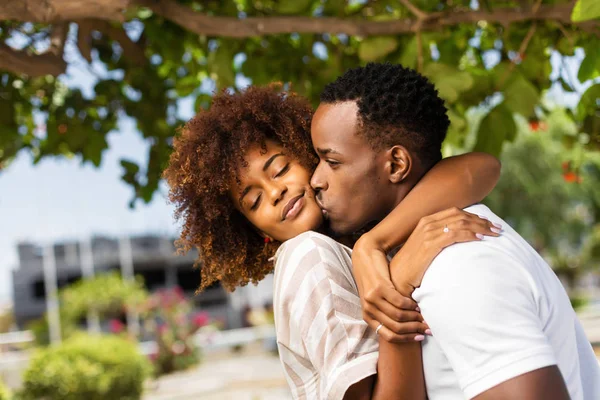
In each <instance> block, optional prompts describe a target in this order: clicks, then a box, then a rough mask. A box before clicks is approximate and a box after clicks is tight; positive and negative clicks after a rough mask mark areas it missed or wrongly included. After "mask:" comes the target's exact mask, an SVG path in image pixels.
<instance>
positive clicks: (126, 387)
mask: <svg viewBox="0 0 600 400" xmlns="http://www.w3.org/2000/svg"><path fill="white" fill-rule="evenodd" d="M150 373H151V366H150V364H149V362H148V361H147V360H146V358H145V357H144V356H143V355H141V354H139V352H138V349H137V346H136V343H135V342H131V341H129V340H126V339H123V338H119V337H116V336H90V335H85V334H77V335H75V336H73V337H72V338H71V339H69V340H67V341H65V342H63V343H62V344H61V345H58V346H56V347H49V348H45V349H42V350H40V351H39V352H38V353H37V354H36V355H35V356H34V357H33V358H32V360H31V363H30V365H29V368H28V369H27V370H26V371H25V373H24V375H23V390H22V392H21V395H22V398H23V400H33V399H42V398H43V399H46V400H81V399H85V400H117V399H119V400H136V399H140V398H141V395H142V391H143V383H144V381H145V379H146V378H147V377H148V376H149V375H150Z"/></svg>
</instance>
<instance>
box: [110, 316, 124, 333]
mask: <svg viewBox="0 0 600 400" xmlns="http://www.w3.org/2000/svg"><path fill="white" fill-rule="evenodd" d="M108 329H109V330H110V331H111V332H112V333H121V332H123V330H124V329H125V324H123V323H122V322H121V321H119V320H118V319H111V320H110V321H109V323H108Z"/></svg>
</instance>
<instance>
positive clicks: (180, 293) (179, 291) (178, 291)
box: [173, 286, 185, 300]
mask: <svg viewBox="0 0 600 400" xmlns="http://www.w3.org/2000/svg"><path fill="white" fill-rule="evenodd" d="M173 293H175V296H177V298H178V299H179V300H183V299H185V295H184V293H183V289H181V288H180V287H179V286H175V287H174V288H173Z"/></svg>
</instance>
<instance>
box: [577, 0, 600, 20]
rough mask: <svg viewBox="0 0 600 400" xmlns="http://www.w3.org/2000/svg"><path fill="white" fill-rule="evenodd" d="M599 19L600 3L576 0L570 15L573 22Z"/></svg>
mask: <svg viewBox="0 0 600 400" xmlns="http://www.w3.org/2000/svg"><path fill="white" fill-rule="evenodd" d="M599 17H600V1H598V0H578V1H577V3H575V7H573V13H572V14H571V20H572V21H573V22H581V21H588V20H590V19H594V18H599Z"/></svg>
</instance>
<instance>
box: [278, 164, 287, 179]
mask: <svg viewBox="0 0 600 400" xmlns="http://www.w3.org/2000/svg"><path fill="white" fill-rule="evenodd" d="M289 170H290V164H286V166H285V167H283V168H282V169H281V171H279V172H278V173H277V175H275V178H279V177H280V176H283V175H285V173H286V172H288V171H289Z"/></svg>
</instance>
